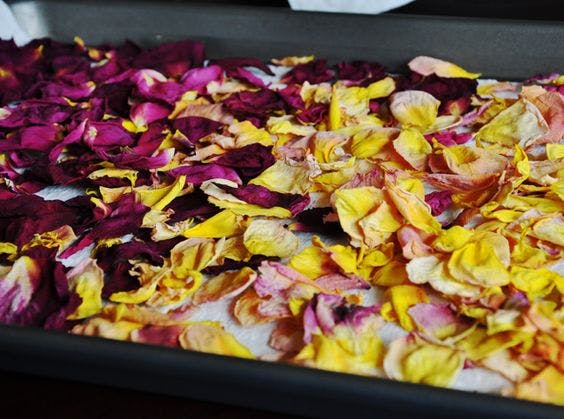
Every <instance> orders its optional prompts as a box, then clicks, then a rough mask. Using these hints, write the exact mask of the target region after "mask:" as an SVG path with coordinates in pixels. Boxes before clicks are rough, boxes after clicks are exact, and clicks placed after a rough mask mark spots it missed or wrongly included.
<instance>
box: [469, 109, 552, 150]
mask: <svg viewBox="0 0 564 419" xmlns="http://www.w3.org/2000/svg"><path fill="white" fill-rule="evenodd" d="M547 132H548V127H547V125H546V122H545V121H544V119H543V118H542V115H540V113H539V111H538V109H536V108H535V107H534V106H533V105H531V104H530V103H528V102H525V101H524V100H519V101H517V102H515V103H514V104H513V105H511V106H510V107H509V108H507V109H505V110H503V111H501V112H500V113H499V114H498V115H497V116H496V117H495V118H494V119H492V120H491V121H490V122H488V123H487V124H486V125H484V126H483V127H482V128H480V130H479V131H478V133H477V134H476V144H477V145H478V146H479V147H488V148H492V150H493V151H504V150H505V152H507V151H513V148H514V146H515V145H517V144H518V145H519V146H520V147H521V148H523V149H524V148H526V147H527V145H528V144H529V143H531V142H532V141H533V140H535V139H537V138H539V137H541V136H543V135H544V134H546V133H547Z"/></svg>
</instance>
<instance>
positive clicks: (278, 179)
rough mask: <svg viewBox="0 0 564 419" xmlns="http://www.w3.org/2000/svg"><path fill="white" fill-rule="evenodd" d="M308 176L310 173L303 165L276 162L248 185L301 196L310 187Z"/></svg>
mask: <svg viewBox="0 0 564 419" xmlns="http://www.w3.org/2000/svg"><path fill="white" fill-rule="evenodd" d="M310 175H312V173H311V172H310V170H308V168H307V167H306V166H304V165H301V166H290V165H288V164H286V163H285V162H284V161H282V160H278V161H277V162H276V163H274V164H273V165H272V166H270V167H269V168H268V169H266V170H265V171H264V172H262V173H261V174H260V175H258V176H257V177H256V178H254V179H252V180H250V181H249V183H250V184H253V185H260V186H264V187H265V188H268V189H270V190H271V191H274V192H280V193H290V194H300V195H303V194H305V193H306V192H308V190H309V187H310V185H311V180H310Z"/></svg>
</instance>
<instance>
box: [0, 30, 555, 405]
mask: <svg viewBox="0 0 564 419" xmlns="http://www.w3.org/2000/svg"><path fill="white" fill-rule="evenodd" d="M479 76H480V74H476V73H470V72H468V71H466V70H464V69H462V68H460V67H458V66H457V65H454V64H452V63H449V62H446V61H442V60H439V59H435V58H430V57H425V56H420V57H417V58H415V59H413V60H412V61H410V62H409V63H408V68H406V69H405V71H404V72H403V73H401V74H390V73H389V72H387V71H386V69H385V68H384V67H383V66H382V65H380V64H378V63H371V62H364V61H353V62H343V63H339V64H337V65H336V66H330V65H328V64H327V62H326V61H324V60H322V59H316V58H315V57H313V56H309V57H286V58H282V59H276V60H273V61H272V62H271V63H265V62H263V61H260V60H257V59H253V58H224V59H217V60H206V58H205V55H204V47H203V45H202V44H201V43H199V42H193V41H181V42H176V43H170V44H163V45H160V46H158V47H156V48H154V49H148V50H147V49H142V48H140V47H139V46H137V45H135V44H133V43H131V42H127V43H125V44H123V45H121V46H119V47H114V46H110V45H101V46H98V47H88V46H86V45H85V44H84V42H82V40H80V39H78V38H77V39H76V40H75V42H74V43H72V44H63V43H59V42H56V41H53V40H50V39H42V40H35V41H32V42H31V43H29V44H28V45H26V46H23V47H16V46H15V44H13V43H12V42H6V41H0V322H2V323H6V324H13V325H24V326H36V327H43V328H45V329H56V330H66V331H68V332H70V333H75V334H83V335H91V336H101V337H105V338H112V339H121V340H128V341H133V342H142V343H148V344H158V345H166V346H170V347H179V348H184V349H189V350H196V351H205V352H210V353H216V354H221V355H232V356H238V357H245V358H257V355H256V354H254V353H253V351H252V350H251V349H249V347H247V346H248V345H245V344H244V343H242V342H241V339H238V338H237V336H235V335H234V334H233V333H231V332H230V331H229V327H228V325H227V324H226V323H222V322H221V321H217V320H215V321H211V320H193V319H192V318H191V314H192V313H194V312H195V311H196V310H198V309H199V308H201V307H203V306H205V305H208V304H211V305H213V304H214V303H218V302H221V301H223V302H229V314H230V317H231V320H232V322H234V323H235V324H237V325H238V327H241V328H244V329H246V330H249V333H252V331H253V330H254V328H257V327H259V325H266V324H269V325H271V326H272V327H271V329H269V330H270V331H269V333H270V335H269V337H268V345H269V346H270V348H271V349H272V353H271V354H270V355H269V356H268V357H265V356H261V358H263V359H269V360H277V361H280V362H286V363H293V364H299V365H304V366H308V367H316V368H322V369H328V370H334V371H340V372H349V373H355V374H363V375H369V376H378V377H388V378H392V379H397V380H405V381H410V382H415V383H423V384H430V385H437V386H451V385H452V383H453V381H454V380H455V378H456V376H457V375H458V374H460V373H461V371H463V370H470V369H475V368H483V369H487V370H490V371H495V372H496V373H498V374H500V375H501V376H502V377H504V379H505V380H506V382H507V385H506V388H505V389H504V390H503V393H504V394H506V395H510V396H515V397H520V398H527V399H533V400H537V401H543V402H550V403H557V404H564V309H563V306H562V304H563V302H564V299H563V295H564V294H563V293H564V277H563V276H562V275H561V274H560V273H559V271H560V272H562V259H563V258H562V256H563V249H564V218H563V216H562V211H563V209H564V202H563V198H564V178H563V175H564V144H563V143H562V139H563V136H564V100H563V93H564V76H562V75H559V74H549V75H542V76H535V77H532V78H531V79H529V80H525V81H523V82H522V83H513V82H511V83H510V82H504V81H491V80H490V81H482V80H480V81H479V80H478V77H479ZM63 191H64V192H63ZM68 191H72V192H73V193H72V194H71V195H72V196H68V197H67V198H66V199H63V197H65V196H66V195H65V194H68ZM59 198H61V199H59ZM559 264H560V265H559ZM390 323H393V324H396V325H398V326H399V327H401V330H402V331H403V333H401V334H399V335H398V336H399V337H396V338H395V339H392V341H391V342H389V341H384V339H382V337H381V336H380V331H381V330H382V329H383V328H385V327H388V325H390ZM263 330H264V329H263Z"/></svg>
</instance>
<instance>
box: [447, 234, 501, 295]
mask: <svg viewBox="0 0 564 419" xmlns="http://www.w3.org/2000/svg"><path fill="white" fill-rule="evenodd" d="M448 270H449V272H450V274H451V275H452V276H453V277H454V278H456V279H457V280H459V281H461V282H468V283H471V284H475V285H480V286H484V287H491V286H500V285H507V284H508V283H509V281H510V277H509V272H508V271H507V269H506V267H505V265H503V264H502V263H501V261H500V260H499V258H498V257H497V255H496V253H495V251H494V249H493V247H492V246H491V245H490V244H489V243H486V242H485V241H484V240H481V241H479V242H475V243H468V244H466V245H465V246H464V247H462V248H460V249H458V250H455V251H454V252H453V253H452V255H451V257H450V259H449V261H448Z"/></svg>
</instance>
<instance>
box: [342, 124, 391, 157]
mask: <svg viewBox="0 0 564 419" xmlns="http://www.w3.org/2000/svg"><path fill="white" fill-rule="evenodd" d="M398 133H399V130H398V129H396V128H380V127H373V128H370V129H363V130H360V131H358V132H356V133H354V134H353V137H352V142H351V153H352V155H353V156H355V157H358V158H361V159H368V158H371V157H374V156H375V155H376V154H378V153H380V152H381V151H382V150H383V149H384V147H385V146H386V145H387V144H389V143H391V141H392V139H393V138H395V137H396V136H397V135H398Z"/></svg>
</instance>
